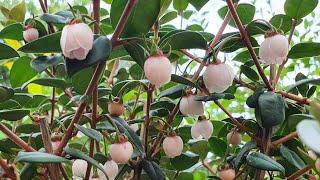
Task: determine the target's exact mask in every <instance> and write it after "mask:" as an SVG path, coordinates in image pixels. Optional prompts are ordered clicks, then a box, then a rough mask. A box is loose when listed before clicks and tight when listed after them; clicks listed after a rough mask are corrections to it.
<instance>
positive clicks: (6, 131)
mask: <svg viewBox="0 0 320 180" xmlns="http://www.w3.org/2000/svg"><path fill="white" fill-rule="evenodd" d="M0 131H2V132H3V133H4V134H5V135H6V136H7V137H8V138H9V139H10V140H11V141H13V142H14V143H16V144H17V145H18V146H19V147H21V148H22V149H24V150H25V151H28V152H33V151H36V150H35V149H33V148H32V147H31V146H30V145H29V144H28V143H26V142H24V141H23V140H22V139H21V138H20V137H18V136H17V135H16V134H14V133H13V132H12V131H11V130H10V129H8V128H7V127H6V126H5V125H4V124H2V123H0Z"/></svg>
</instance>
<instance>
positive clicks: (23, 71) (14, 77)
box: [10, 56, 37, 88]
mask: <svg viewBox="0 0 320 180" xmlns="http://www.w3.org/2000/svg"><path fill="white" fill-rule="evenodd" d="M30 63H31V59H30V58H29V57H27V56H24V57H21V58H19V59H17V60H15V61H14V63H13V66H12V68H11V70H10V83H11V86H12V87H14V88H16V87H20V86H22V85H23V84H24V83H25V82H27V81H29V80H30V79H32V78H33V77H35V76H36V75H37V72H36V71H35V70H34V69H32V68H31V67H30Z"/></svg>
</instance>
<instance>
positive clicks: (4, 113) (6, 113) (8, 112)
mask: <svg viewBox="0 0 320 180" xmlns="http://www.w3.org/2000/svg"><path fill="white" fill-rule="evenodd" d="M29 113H30V111H29V110H27V109H4V110H0V119H4V120H8V121H17V120H20V119H22V118H24V117H25V116H27V115H28V114H29Z"/></svg>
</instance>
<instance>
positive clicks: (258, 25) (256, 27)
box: [246, 20, 271, 36]
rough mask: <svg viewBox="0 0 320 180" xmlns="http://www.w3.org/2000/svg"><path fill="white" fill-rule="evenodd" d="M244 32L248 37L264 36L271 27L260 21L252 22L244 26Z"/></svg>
mask: <svg viewBox="0 0 320 180" xmlns="http://www.w3.org/2000/svg"><path fill="white" fill-rule="evenodd" d="M246 30H247V32H248V34H249V35H250V36H253V35H257V34H263V35H264V34H265V32H266V31H270V30H271V25H270V24H269V23H268V22H265V21H262V20H254V21H251V22H250V23H249V24H248V25H247V26H246Z"/></svg>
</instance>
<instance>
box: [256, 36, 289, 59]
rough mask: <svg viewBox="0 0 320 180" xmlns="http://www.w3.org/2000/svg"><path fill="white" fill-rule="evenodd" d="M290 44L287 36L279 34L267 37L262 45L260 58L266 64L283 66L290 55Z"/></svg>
mask: <svg viewBox="0 0 320 180" xmlns="http://www.w3.org/2000/svg"><path fill="white" fill-rule="evenodd" d="M288 52H289V43H288V40H287V38H286V37H285V36H283V35H281V34H277V35H274V36H271V37H267V38H266V39H265V40H264V41H263V42H262V44H261V46H260V50H259V57H260V58H261V60H263V61H264V62H265V63H266V64H268V65H269V64H281V63H282V62H283V61H284V60H285V59H286V58H287V55H288Z"/></svg>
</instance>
